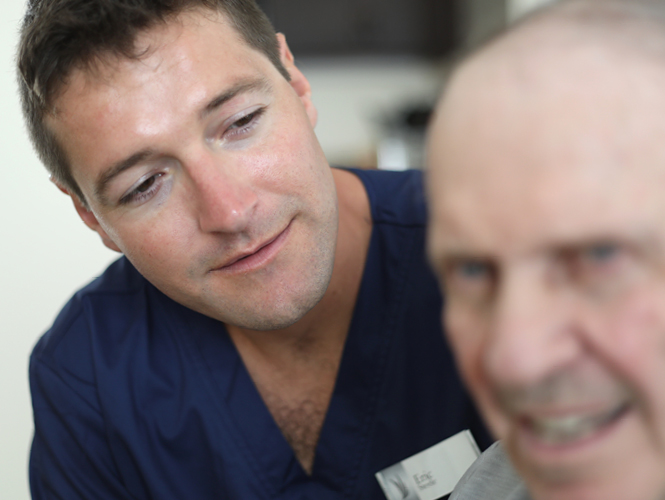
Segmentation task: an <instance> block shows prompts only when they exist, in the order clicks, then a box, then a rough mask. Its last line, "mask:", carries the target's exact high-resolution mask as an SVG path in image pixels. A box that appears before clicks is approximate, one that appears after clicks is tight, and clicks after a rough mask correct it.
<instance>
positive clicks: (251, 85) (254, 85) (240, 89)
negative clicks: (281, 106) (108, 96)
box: [95, 78, 272, 204]
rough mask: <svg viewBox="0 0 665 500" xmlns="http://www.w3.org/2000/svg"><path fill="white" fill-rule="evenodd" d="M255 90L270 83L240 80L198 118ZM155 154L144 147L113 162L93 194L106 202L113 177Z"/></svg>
mask: <svg viewBox="0 0 665 500" xmlns="http://www.w3.org/2000/svg"><path fill="white" fill-rule="evenodd" d="M256 90H259V91H264V92H271V91H272V85H271V84H270V82H269V81H268V80H267V79H265V78H247V79H243V80H240V81H239V82H238V83H236V84H235V85H233V86H232V87H231V88H229V89H227V90H225V91H224V92H222V93H221V94H219V95H217V96H215V97H214V98H213V99H212V100H210V102H208V103H207V104H206V105H205V106H204V108H203V109H202V110H201V112H200V113H199V115H200V118H201V119H203V118H205V117H206V116H207V115H209V114H210V113H212V112H213V111H214V110H216V109H218V108H219V107H220V106H223V105H224V104H225V103H227V102H228V101H230V100H231V99H233V98H234V97H236V96H238V95H240V94H244V93H247V92H252V91H256ZM155 154H156V153H155V152H154V151H153V150H151V149H145V150H142V151H139V152H138V153H134V154H133V155H131V156H130V157H128V158H125V159H123V160H120V161H118V162H116V163H114V164H113V165H111V166H110V167H109V168H107V169H106V170H104V171H103V172H102V173H101V174H100V175H99V177H98V178H97V181H96V182H95V196H96V197H97V199H98V200H99V201H100V202H101V203H103V204H108V200H107V199H106V191H107V189H108V186H109V184H110V183H111V181H112V180H113V179H114V178H116V177H117V176H118V175H120V174H121V173H123V172H124V171H125V170H128V169H130V168H132V167H133V166H134V165H136V164H137V163H141V162H142V161H145V160H146V159H148V158H150V157H152V156H154V155H155Z"/></svg>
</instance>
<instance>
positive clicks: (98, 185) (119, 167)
mask: <svg viewBox="0 0 665 500" xmlns="http://www.w3.org/2000/svg"><path fill="white" fill-rule="evenodd" d="M152 156H155V152H154V151H153V150H151V149H144V150H142V151H139V152H138V153H134V154H133V155H132V156H130V157H128V158H125V159H124V160H120V161H118V162H116V163H114V164H113V165H111V166H110V167H109V168H107V169H106V170H104V171H103V172H102V173H101V174H100V175H99V177H97V181H96V182H95V197H96V198H97V199H98V200H99V201H100V202H101V203H102V204H108V200H107V199H106V190H107V189H108V186H109V184H110V183H111V181H112V180H113V179H114V178H116V177H117V176H118V175H120V174H121V173H123V172H124V171H125V170H128V169H130V168H132V167H133V166H134V165H136V164H137V163H141V162H142V161H145V160H146V159H148V158H150V157H152Z"/></svg>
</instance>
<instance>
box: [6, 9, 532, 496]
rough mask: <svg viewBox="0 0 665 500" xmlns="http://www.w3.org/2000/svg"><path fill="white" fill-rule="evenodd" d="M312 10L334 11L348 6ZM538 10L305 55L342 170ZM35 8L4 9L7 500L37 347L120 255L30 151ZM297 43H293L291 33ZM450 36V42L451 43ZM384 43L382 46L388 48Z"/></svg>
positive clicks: (324, 128)
mask: <svg viewBox="0 0 665 500" xmlns="http://www.w3.org/2000/svg"><path fill="white" fill-rule="evenodd" d="M303 1H306V2H310V3H316V2H321V3H329V4H334V5H337V4H338V2H341V0H303ZM409 1H411V0H409ZM435 1H436V2H446V1H448V0H435ZM370 3H371V2H370ZM375 3H376V2H375ZM533 3H534V2H533V1H514V2H513V1H507V3H506V1H504V0H459V1H458V2H455V9H456V10H455V18H454V19H453V20H451V24H450V26H452V28H451V29H453V30H454V37H453V42H454V43H455V44H456V46H455V47H454V50H451V51H450V52H446V54H445V55H444V54H438V55H432V54H430V55H429V56H428V55H427V54H424V55H423V54H420V55H418V54H416V53H414V52H413V51H411V52H409V51H408V50H407V51H399V50H396V51H394V52H391V51H388V50H383V51H381V50H379V51H375V53H366V54H358V53H351V52H353V51H352V50H351V51H347V52H346V53H344V51H339V52H338V53H334V52H335V51H332V52H331V53H328V54H327V55H323V56H317V55H316V54H312V53H310V54H303V55H302V56H299V54H298V53H297V52H296V59H297V62H298V64H299V65H300V66H301V69H302V70H303V72H304V73H305V75H306V76H307V77H308V78H309V79H310V81H311V83H312V87H313V92H314V102H315V104H316V105H317V106H318V109H319V118H320V121H319V125H318V127H317V134H318V135H319V138H320V140H321V143H322V145H323V147H324V150H325V151H326V153H327V155H328V157H329V159H330V161H331V163H341V164H348V165H363V166H374V165H376V162H377V145H378V144H379V142H380V141H381V139H382V138H384V137H386V135H389V134H387V130H388V129H389V128H390V126H391V123H393V122H394V121H395V120H399V119H401V118H403V117H402V116H401V115H400V113H401V112H402V111H403V110H404V109H405V108H408V109H416V111H417V110H418V109H421V108H422V107H426V106H427V105H430V104H431V103H432V102H433V101H434V99H435V96H436V94H437V92H438V90H439V88H440V86H441V83H442V81H443V78H444V77H445V74H446V68H447V66H448V61H449V60H450V57H452V56H453V55H454V54H455V52H456V51H459V50H463V49H464V48H466V47H470V46H473V45H475V44H476V43H478V42H479V41H480V40H482V39H483V38H485V37H486V36H488V35H489V34H491V33H493V32H494V31H496V30H498V29H499V28H500V27H501V26H503V25H504V24H505V23H506V20H507V19H508V16H509V15H510V16H517V15H519V14H520V13H522V12H523V11H524V10H526V9H527V8H528V7H530V6H531V4H533ZM527 4H529V5H527ZM339 5H341V3H340V4H339ZM378 5H379V6H380V5H381V2H379V3H378ZM24 8H25V2H24V0H2V2H0V23H2V26H1V29H0V100H1V103H0V109H1V110H2V114H1V117H2V119H1V120H0V153H1V155H2V167H0V185H1V186H2V188H3V189H2V195H1V196H0V222H1V227H2V234H3V236H2V238H1V239H0V241H1V243H2V244H1V246H0V381H1V383H0V498H1V499H3V500H4V499H7V500H28V498H29V493H28V485H27V460H28V450H29V445H30V439H31V436H32V420H31V419H32V416H31V409H30V400H29V391H28V383H27V366H28V356H29V354H30V351H31V349H32V346H33V345H34V343H35V342H36V340H37V339H38V337H39V336H40V335H41V334H42V333H43V332H44V331H45V330H46V329H47V328H48V327H49V325H50V324H51V322H52V321H53V319H54V317H55V315H56V314H57V312H58V311H59V309H60V308H61V307H62V305H63V304H64V303H65V301H66V300H67V299H68V298H69V297H70V296H71V294H72V293H73V292H74V291H75V290H76V289H78V288H79V287H80V286H82V285H83V284H85V283H87V282H88V281H89V280H90V279H91V278H93V277H94V276H96V275H98V274H99V273H100V272H101V271H102V270H103V269H104V268H105V267H106V265H107V264H108V263H109V262H111V261H112V260H113V259H115V258H116V255H115V254H113V252H111V251H109V250H107V249H106V248H105V247H104V246H103V245H102V244H101V243H100V242H99V241H98V238H97V236H96V235H95V234H94V233H92V232H91V231H89V230H87V229H86V228H85V227H84V225H83V224H82V223H81V222H80V221H79V220H78V218H77V216H76V214H75V212H74V210H73V209H72V207H71V203H70V202H69V200H68V198H67V197H65V196H63V195H62V194H61V193H60V192H59V191H57V189H55V187H53V186H52V185H51V183H50V182H49V181H48V177H47V175H46V173H45V171H44V169H43V168H42V167H41V165H40V164H39V162H38V161H37V159H36V157H35V155H34V154H33V152H32V150H31V147H30V145H29V143H28V139H27V137H26V134H25V131H24V128H23V125H22V119H21V116H20V110H19V104H18V99H17V95H16V86H15V76H14V52H15V46H16V41H17V32H18V24H19V20H20V18H21V16H22V14H23V11H24ZM278 27H279V26H278ZM434 35H436V33H434ZM286 36H287V39H290V35H289V33H288V32H287V33H286ZM441 39H442V40H444V42H445V43H449V42H450V38H448V37H447V36H443V38H441ZM388 40H390V38H389V39H388ZM446 40H447V41H446ZM385 43H386V44H387V43H388V42H385ZM350 45H351V46H352V45H353V44H350ZM379 45H380V46H379V48H381V47H382V46H383V45H384V44H379ZM351 48H353V47H351ZM294 50H295V49H294ZM305 52H307V51H305ZM370 52H371V51H370ZM379 52H381V53H379ZM433 53H436V51H433ZM414 116H415V118H414V117H413V116H412V117H411V118H413V120H415V122H416V124H417V122H418V121H419V120H420V119H421V118H422V116H420V115H418V114H417V113H416V114H415V115H414Z"/></svg>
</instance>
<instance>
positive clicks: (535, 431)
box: [521, 402, 631, 446]
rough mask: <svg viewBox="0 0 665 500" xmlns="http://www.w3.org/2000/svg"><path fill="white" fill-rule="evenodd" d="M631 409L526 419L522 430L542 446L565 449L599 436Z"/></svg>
mask: <svg viewBox="0 0 665 500" xmlns="http://www.w3.org/2000/svg"><path fill="white" fill-rule="evenodd" d="M630 407H631V406H630V404H629V403H628V402H624V403H621V404H617V405H615V406H613V407H612V408H610V409H606V410H604V411H600V412H593V413H566V414H563V415H555V416H539V417H523V418H522V419H521V423H522V427H523V428H524V429H526V431H527V432H528V433H529V434H530V435H531V436H532V437H533V438H535V439H536V440H537V441H539V442H540V443H542V444H544V445H549V446H563V445H569V444H573V443H577V442H580V441H583V440H586V439H588V438H590V437H592V436H594V435H596V434H599V433H600V432H602V431H603V430H605V429H607V428H609V427H610V426H612V425H613V424H614V423H615V422H618V421H619V420H620V419H621V418H622V417H623V416H624V415H625V414H626V413H627V412H628V411H629V410H630Z"/></svg>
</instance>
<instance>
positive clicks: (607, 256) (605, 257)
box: [582, 243, 619, 264]
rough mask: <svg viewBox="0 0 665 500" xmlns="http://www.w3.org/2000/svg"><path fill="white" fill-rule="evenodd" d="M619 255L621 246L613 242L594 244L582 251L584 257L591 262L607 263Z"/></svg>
mask: <svg viewBox="0 0 665 500" xmlns="http://www.w3.org/2000/svg"><path fill="white" fill-rule="evenodd" d="M618 255H619V247H618V246H617V245H615V244H613V243H601V244H598V245H593V246H591V247H589V248H587V249H585V250H584V251H583V252H582V257H583V258H584V259H586V260H587V261H589V262H594V263H599V264H603V263H607V262H609V261H610V260H612V259H614V258H616V257H617V256H618Z"/></svg>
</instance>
